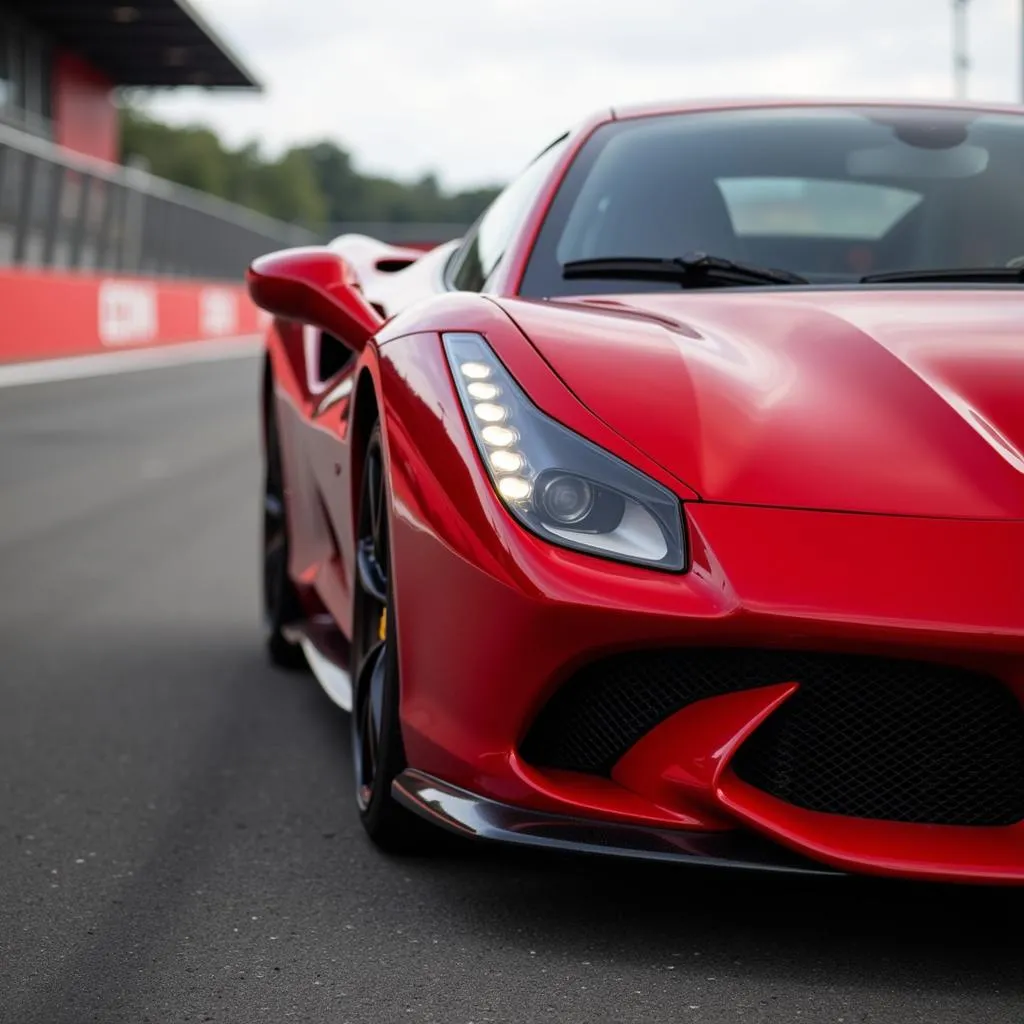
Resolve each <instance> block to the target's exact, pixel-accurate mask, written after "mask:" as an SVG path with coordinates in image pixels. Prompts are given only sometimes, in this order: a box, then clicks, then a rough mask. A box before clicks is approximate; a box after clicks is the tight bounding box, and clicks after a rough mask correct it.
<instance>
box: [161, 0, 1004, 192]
mask: <svg viewBox="0 0 1024 1024" xmlns="http://www.w3.org/2000/svg"><path fill="white" fill-rule="evenodd" d="M198 6H199V7H201V9H202V11H203V13H204V15H206V16H207V17H208V18H209V19H210V20H211V21H212V22H213V23H214V24H216V25H217V26H218V28H219V29H220V31H221V32H222V34H223V35H224V37H225V38H227V39H228V40H230V41H231V43H232V44H233V45H234V47H235V49H237V50H238V51H239V52H241V53H242V54H243V56H244V57H245V59H246V60H247V61H248V62H249V63H250V64H251V65H252V66H253V67H254V68H255V70H256V71H257V72H258V73H259V74H260V75H261V76H262V78H263V80H264V81H265V83H266V85H267V93H266V95H265V96H263V97H261V98H257V97H244V96H237V95H235V96H231V95H218V94H216V93H213V94H203V93H198V94H197V93H194V92H193V93H181V94H179V95H175V96H167V97H160V98H158V99H157V100H156V101H155V103H154V108H155V110H156V111H157V112H159V113H160V114H161V115H163V116H167V117H170V118H173V119H174V120H190V119H199V120H205V121H208V122H210V123H212V124H213V125H214V126H215V127H217V128H218V130H220V131H221V133H222V134H223V135H224V136H225V137H226V138H227V139H228V140H229V141H231V142H232V143H236V144H237V143H241V142H243V141H247V140H249V139H251V138H260V139H262V140H264V142H265V143H266V145H267V146H268V148H269V149H271V150H277V149H280V148H281V147H284V146H286V145H290V144H293V143H296V142H306V141H310V140H313V139H318V138H331V139H334V140H335V141H337V142H338V143H339V144H341V145H342V146H344V147H346V148H347V149H349V150H350V151H351V152H352V153H353V155H354V156H355V158H356V161H357V163H358V165H359V166H360V167H361V168H363V169H365V170H371V171H381V172H385V173H389V174H396V175H400V176H403V177H409V176H414V175H418V174H422V173H425V172H426V171H431V170H433V171H437V172H439V174H440V177H441V179H442V180H443V181H444V182H445V183H446V184H450V185H455V186H463V185H472V184H478V183H482V182H488V181H492V180H500V179H503V178H505V177H507V176H508V175H509V174H511V173H514V171H515V170H516V169H517V168H518V167H519V166H521V165H522V164H523V163H524V162H525V161H526V160H528V159H529V158H530V157H531V156H533V154H534V153H535V152H536V151H537V150H538V149H540V148H541V147H542V146H543V145H545V144H546V143H547V142H548V141H550V139H551V138H553V137H554V136H555V135H556V134H557V133H559V132H560V131H562V130H564V129H565V128H566V127H568V126H570V125H571V124H572V123H573V122H574V121H576V120H578V119H579V118H580V117H582V116H584V115H586V114H587V113H589V112H590V111H591V110H594V109H596V108H599V107H602V106H606V105H611V104H615V103H628V102H635V101H644V100H652V99H665V98H676V97H687V96H709V95H728V96H737V95H742V96H756V95H827V96H851V97H855V96H871V97H879V96H908V97H922V96H926V97H944V96H948V95H949V94H950V91H951V88H952V70H951V69H952V57H951V53H950V50H951V23H952V17H951V4H950V2H949V0H945V2H944V0H860V2H859V3H852V2H850V0H774V2H773V0H719V2H717V3H714V2H707V0H705V2H698V0H688V2H684V0H375V2H374V3H372V4H371V3H354V4H339V3H338V2H337V0H290V2H285V3H282V2H281V0H200V2H199V3H198ZM1022 6H1024V4H1022V0H972V2H971V5H970V27H971V49H972V57H973V61H974V67H973V69H972V74H971V95H972V96H973V97H974V98H979V99H988V100H998V101H1013V100H1016V99H1018V98H1019V94H1020V88H1021V87H1020V79H1021V73H1020V67H1019V64H1020V57H1019V51H1020V39H1021V35H1022V30H1021V14H1022Z"/></svg>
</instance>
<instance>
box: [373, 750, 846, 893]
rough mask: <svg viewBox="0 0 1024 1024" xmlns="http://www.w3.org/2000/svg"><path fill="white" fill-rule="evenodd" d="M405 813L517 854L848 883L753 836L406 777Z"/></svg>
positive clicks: (398, 793) (398, 790)
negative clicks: (561, 809) (510, 847)
mask: <svg viewBox="0 0 1024 1024" xmlns="http://www.w3.org/2000/svg"><path fill="white" fill-rule="evenodd" d="M391 792H392V795H393V796H394V798H395V799H396V800H397V801H398V803H400V804H401V805H402V806H403V807H405V808H407V809H408V810H410V811H414V812H415V813H416V814H419V815H420V816H421V817H423V818H425V819H426V820H428V821H430V822H432V823H433V824H435V825H438V826H440V827H441V828H445V829H447V830H448V831H450V832H454V833H456V834H458V835H461V836H465V837H467V838H471V839H479V840H484V841H489V842H499V843H510V844H514V845H518V846H531V847H534V848H539V849H544V850H553V851H565V852H571V853H588V854H599V855H601V856H609V857H625V858H630V859H634V860H646V861H662V862H667V863H675V864H705V865H713V866H719V867H732V868H746V869H754V870H759V871H774V872H782V873H786V874H799V875H826V876H831V877H836V878H841V877H845V876H844V873H843V872H840V871H837V870H835V869H833V868H829V867H826V866H824V865H821V864H817V863H815V862H813V861H810V860H807V859H805V858H803V857H800V856H798V855H797V854H794V853H790V852H789V851H788V850H786V849H784V848H783V847H780V846H776V845H775V844H773V843H770V842H768V840H766V839H762V838H761V837H760V836H757V835H755V834H754V833H750V832H742V831H730V832H695V831H691V832H688V831H684V830H683V829H658V828H647V827H645V826H642V825H625V824H620V823H617V822H611V821H600V820H587V819H585V818H573V817H565V816H562V815H557V814H547V813H544V812H542V811H530V810H526V809H524V808H521V807H512V806H510V805H509V804H502V803H498V802H496V801H494V800H488V799H486V798H485V797H481V796H477V795H476V794H475V793H470V792H469V791H467V790H465V789H460V788H459V787H457V786H452V785H450V784H449V783H447V782H443V781H442V780H441V779H437V778H435V777H434V776H432V775H427V774H426V773H425V772H420V771H416V770H415V769H408V770H406V771H404V772H402V774H401V775H399V776H398V778H396V779H395V781H394V782H393V783H392V785H391Z"/></svg>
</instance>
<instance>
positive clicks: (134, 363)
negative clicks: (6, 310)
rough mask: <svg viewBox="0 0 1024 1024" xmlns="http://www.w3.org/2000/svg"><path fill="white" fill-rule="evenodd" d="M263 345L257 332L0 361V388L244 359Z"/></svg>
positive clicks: (254, 353)
mask: <svg viewBox="0 0 1024 1024" xmlns="http://www.w3.org/2000/svg"><path fill="white" fill-rule="evenodd" d="M261 344H262V336H261V335H259V334H242V335H239V336H238V337H233V338H218V339H217V340H216V341H183V342H180V343H178V344H175V345H162V346H160V347H159V348H157V347H154V348H136V349H130V350H128V351H123V352H98V353H96V354H95V355H88V356H72V357H70V358H66V359H42V360H40V361H38V362H33V363H9V364H7V365H6V366H5V365H2V364H0V388H13V387H18V386H20V385H22V384H49V383H52V382H55V381H62V380H80V379H82V378H84V377H105V376H107V375H108V374H115V373H137V372H138V371H140V370H156V369H159V368H160V367H164V366H185V365H187V364H188V363H209V362H214V361H219V360H221V359H244V358H248V357H250V356H254V355H256V354H257V353H258V352H259V350H260V346H261Z"/></svg>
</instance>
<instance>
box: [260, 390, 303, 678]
mask: <svg viewBox="0 0 1024 1024" xmlns="http://www.w3.org/2000/svg"><path fill="white" fill-rule="evenodd" d="M264 422H265V433H264V439H265V462H264V476H263V623H264V631H265V636H266V644H267V653H268V654H269V656H270V660H271V661H272V662H273V663H274V664H275V665H279V666H281V667H282V668H288V669H301V668H306V667H307V665H306V658H305V655H304V654H303V653H302V649H301V648H300V647H299V646H298V645H297V644H294V643H292V642H291V641H290V640H288V638H287V637H286V636H285V635H284V630H285V628H286V627H287V626H289V625H290V624H292V623H294V622H297V621H299V620H300V619H301V618H302V605H301V603H300V601H299V596H298V594H297V593H296V591H295V585H294V584H293V583H292V581H291V578H290V577H289V575H288V511H287V507H286V505H285V496H284V472H283V469H282V466H281V445H280V440H279V437H278V430H277V416H276V415H275V411H274V401H273V398H272V397H268V399H267V403H266V407H265V409H264Z"/></svg>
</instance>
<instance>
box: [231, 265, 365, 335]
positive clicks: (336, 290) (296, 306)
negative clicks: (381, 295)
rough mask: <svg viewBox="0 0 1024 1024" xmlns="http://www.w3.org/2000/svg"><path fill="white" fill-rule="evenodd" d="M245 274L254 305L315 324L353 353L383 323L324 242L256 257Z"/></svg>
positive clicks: (286, 317) (280, 315)
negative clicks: (322, 244) (321, 244)
mask: <svg viewBox="0 0 1024 1024" xmlns="http://www.w3.org/2000/svg"><path fill="white" fill-rule="evenodd" d="M245 279H246V284H247V286H248V288H249V294H250V295H251V296H252V301H253V302H255V303H256V305H257V306H259V307H260V309H264V310H266V311H267V312H268V313H272V314H273V315H274V316H277V317H281V318H283V319H286V320H300V321H302V322H303V323H307V324H312V325H313V326H314V327H319V328H320V329H321V330H323V331H327V333H328V334H333V335H334V337H336V338H338V339H340V340H341V341H343V342H345V344H346V345H348V346H349V347H350V348H352V349H354V350H355V351H357V352H360V351H362V349H363V347H364V346H365V345H366V342H367V341H368V340H369V339H370V338H371V337H372V336H373V335H374V334H376V333H377V331H378V330H379V329H380V327H381V325H382V324H383V323H384V318H383V317H382V316H381V315H380V314H379V313H378V312H377V310H375V309H374V308H373V306H371V305H370V304H369V303H368V302H367V301H366V300H365V299H364V298H363V296H362V294H361V293H360V291H359V286H358V284H356V281H355V278H354V276H353V274H352V271H351V270H350V268H349V266H348V264H347V263H346V262H345V261H344V259H342V257H340V256H339V255H338V254H337V253H336V252H333V251H332V250H331V249H328V248H326V247H325V246H309V247H305V248H300V249H283V250H281V251H280V252H272V253H270V254H269V255H267V256H260V257H259V258H258V259H256V260H253V262H252V265H251V266H250V267H249V270H248V271H247V273H246V276H245Z"/></svg>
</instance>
